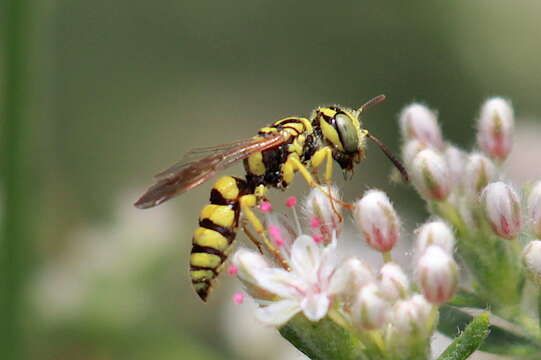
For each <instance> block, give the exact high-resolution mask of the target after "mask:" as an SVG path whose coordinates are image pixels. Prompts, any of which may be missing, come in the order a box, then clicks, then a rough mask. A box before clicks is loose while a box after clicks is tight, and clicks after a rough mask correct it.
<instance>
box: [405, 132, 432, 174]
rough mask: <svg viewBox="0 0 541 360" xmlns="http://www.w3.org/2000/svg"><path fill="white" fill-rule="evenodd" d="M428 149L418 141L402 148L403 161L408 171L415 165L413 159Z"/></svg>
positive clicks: (413, 141) (406, 144)
mask: <svg viewBox="0 0 541 360" xmlns="http://www.w3.org/2000/svg"><path fill="white" fill-rule="evenodd" d="M426 148H427V145H426V144H425V143H422V142H420V141H419V140H417V139H412V140H409V141H408V142H407V143H405V144H404V146H402V160H403V161H404V164H405V165H406V167H407V168H408V169H409V168H410V167H411V165H412V164H413V159H415V157H416V156H417V154H418V153H419V152H421V150H424V149H426Z"/></svg>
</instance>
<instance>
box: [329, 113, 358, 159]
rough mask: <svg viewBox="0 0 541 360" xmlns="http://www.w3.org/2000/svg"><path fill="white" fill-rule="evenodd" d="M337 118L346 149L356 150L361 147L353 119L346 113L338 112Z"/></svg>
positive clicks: (339, 134) (347, 150) (337, 125)
mask: <svg viewBox="0 0 541 360" xmlns="http://www.w3.org/2000/svg"><path fill="white" fill-rule="evenodd" d="M335 120H336V129H337V130H338V136H339V137H340V141H341V142H342V146H343V147H344V150H345V151H346V152H348V153H352V152H356V151H357V150H358V149H359V135H358V131H357V129H356V128H355V126H354V125H353V123H352V122H351V119H350V118H348V117H347V116H346V115H344V114H337V115H336V117H335Z"/></svg>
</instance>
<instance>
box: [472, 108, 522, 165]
mask: <svg viewBox="0 0 541 360" xmlns="http://www.w3.org/2000/svg"><path fill="white" fill-rule="evenodd" d="M514 123H515V120H514V115H513V108H512V107H511V104H510V103H509V102H508V101H507V100H505V99H502V98H499V97H495V98H491V99H488V100H487V101H485V103H484V104H483V106H482V108H481V115H480V116H479V120H478V122H477V127H478V129H477V143H478V144H479V148H480V149H481V150H483V152H484V153H485V154H487V155H488V156H490V157H491V158H493V159H497V160H505V159H506V158H507V156H508V155H509V153H510V152H511V147H512V145H513V128H514Z"/></svg>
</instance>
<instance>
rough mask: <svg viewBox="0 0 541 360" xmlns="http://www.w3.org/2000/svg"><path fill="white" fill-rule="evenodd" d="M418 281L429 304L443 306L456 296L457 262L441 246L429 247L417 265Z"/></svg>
mask: <svg viewBox="0 0 541 360" xmlns="http://www.w3.org/2000/svg"><path fill="white" fill-rule="evenodd" d="M417 281H418V282H419V285H420V287H421V290H422V292H423V295H424V297H425V298H426V299H427V300H428V301H429V302H431V303H433V304H437V305H439V304H443V303H444V302H446V301H448V300H449V299H451V298H452V297H453V296H454V295H455V292H456V289H457V286H458V267H457V265H456V262H455V260H454V259H453V258H452V257H451V256H450V255H449V254H448V253H446V252H445V251H444V250H443V249H442V248H440V247H439V246H436V245H431V246H429V247H428V248H427V249H426V250H425V252H424V254H423V255H422V256H421V258H420V259H419V262H418V263H417Z"/></svg>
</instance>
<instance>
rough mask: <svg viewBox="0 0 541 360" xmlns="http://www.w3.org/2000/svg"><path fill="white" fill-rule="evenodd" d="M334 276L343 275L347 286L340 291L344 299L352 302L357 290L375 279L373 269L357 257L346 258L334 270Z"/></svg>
mask: <svg viewBox="0 0 541 360" xmlns="http://www.w3.org/2000/svg"><path fill="white" fill-rule="evenodd" d="M334 276H335V277H339V278H340V277H343V278H344V282H345V283H347V284H348V286H347V288H346V289H345V290H344V291H343V292H342V295H343V296H344V298H345V301H346V302H348V303H352V302H354V301H355V298H356V296H357V294H358V293H359V291H360V290H361V289H362V288H363V287H364V286H366V285H368V284H371V283H373V282H374V281H376V275H375V274H374V271H373V270H372V269H371V268H370V266H368V264H365V263H363V262H362V261H361V260H359V259H357V258H349V259H347V260H346V261H345V262H344V263H343V264H342V266H340V267H339V268H338V269H337V270H336V274H335V275H334Z"/></svg>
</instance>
